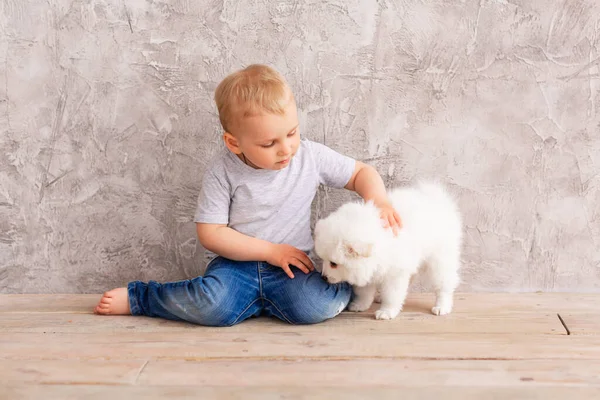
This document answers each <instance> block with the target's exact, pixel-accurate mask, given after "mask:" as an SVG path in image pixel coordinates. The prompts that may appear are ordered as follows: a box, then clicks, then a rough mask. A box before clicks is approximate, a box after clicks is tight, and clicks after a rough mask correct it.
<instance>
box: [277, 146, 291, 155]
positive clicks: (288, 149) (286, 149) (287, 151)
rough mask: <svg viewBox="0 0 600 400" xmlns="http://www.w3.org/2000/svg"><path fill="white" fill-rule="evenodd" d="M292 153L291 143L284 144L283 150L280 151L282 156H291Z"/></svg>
mask: <svg viewBox="0 0 600 400" xmlns="http://www.w3.org/2000/svg"><path fill="white" fill-rule="evenodd" d="M291 152H292V145H291V144H289V143H284V144H283V145H282V146H281V149H280V150H279V153H280V154H281V155H282V156H285V155H287V154H290V153H291Z"/></svg>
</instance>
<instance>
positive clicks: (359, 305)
mask: <svg viewBox="0 0 600 400" xmlns="http://www.w3.org/2000/svg"><path fill="white" fill-rule="evenodd" d="M370 306H371V305H370V304H367V303H363V302H360V301H353V302H352V303H350V305H348V311H353V312H361V311H365V310H368V309H369V307H370Z"/></svg>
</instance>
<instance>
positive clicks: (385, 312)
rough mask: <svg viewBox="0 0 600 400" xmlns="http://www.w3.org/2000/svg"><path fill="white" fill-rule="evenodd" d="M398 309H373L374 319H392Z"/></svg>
mask: <svg viewBox="0 0 600 400" xmlns="http://www.w3.org/2000/svg"><path fill="white" fill-rule="evenodd" d="M399 312H400V311H394V310H389V309H379V310H377V311H375V319H394V318H396V316H397V315H398V313H399Z"/></svg>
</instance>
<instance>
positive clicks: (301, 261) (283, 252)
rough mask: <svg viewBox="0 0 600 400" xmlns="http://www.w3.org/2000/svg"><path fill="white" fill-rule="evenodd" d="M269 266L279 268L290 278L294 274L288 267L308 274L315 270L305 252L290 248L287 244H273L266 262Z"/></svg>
mask: <svg viewBox="0 0 600 400" xmlns="http://www.w3.org/2000/svg"><path fill="white" fill-rule="evenodd" d="M266 261H267V262H268V263H269V264H271V265H274V266H276V267H279V268H281V269H282V270H284V271H285V273H286V274H287V275H288V276H289V277H290V278H293V277H294V273H293V272H292V270H291V269H290V265H293V266H295V267H297V268H298V269H299V270H301V271H302V272H304V273H305V274H308V273H309V272H310V271H313V270H314V269H315V266H314V265H313V263H312V261H311V260H310V258H309V257H308V256H307V255H306V253H305V252H303V251H302V250H299V249H297V248H295V247H294V246H290V245H289V244H274V243H273V246H272V248H271V251H270V252H269V259H267V260H266Z"/></svg>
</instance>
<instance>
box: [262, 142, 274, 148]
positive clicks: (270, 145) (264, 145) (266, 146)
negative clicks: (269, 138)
mask: <svg viewBox="0 0 600 400" xmlns="http://www.w3.org/2000/svg"><path fill="white" fill-rule="evenodd" d="M274 144H275V142H271V143H269V144H261V145H260V147H264V148H268V147H273V145H274Z"/></svg>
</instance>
